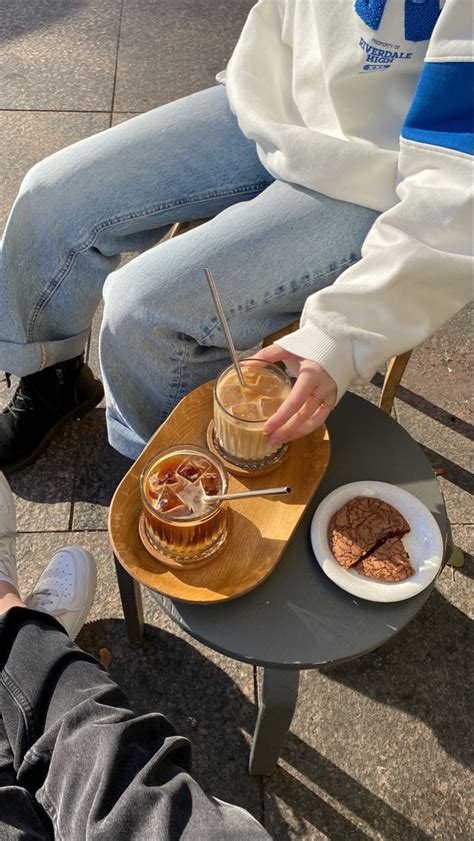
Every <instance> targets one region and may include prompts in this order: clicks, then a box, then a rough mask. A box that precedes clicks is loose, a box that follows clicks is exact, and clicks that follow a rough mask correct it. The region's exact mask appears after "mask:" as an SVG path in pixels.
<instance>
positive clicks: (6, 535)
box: [0, 473, 18, 590]
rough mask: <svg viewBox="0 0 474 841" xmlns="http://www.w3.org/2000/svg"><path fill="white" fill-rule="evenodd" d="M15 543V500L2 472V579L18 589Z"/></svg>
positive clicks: (0, 480) (0, 543)
mask: <svg viewBox="0 0 474 841" xmlns="http://www.w3.org/2000/svg"><path fill="white" fill-rule="evenodd" d="M15 543H16V514H15V500H14V499H13V494H12V492H11V490H10V485H9V484H8V482H7V480H6V479H5V476H4V475H3V473H0V581H8V583H9V584H13V586H14V587H16V588H17V590H18V577H17V574H16V551H15Z"/></svg>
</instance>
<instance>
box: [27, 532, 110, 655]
mask: <svg viewBox="0 0 474 841" xmlns="http://www.w3.org/2000/svg"><path fill="white" fill-rule="evenodd" d="M96 584H97V571H96V565H95V560H94V558H93V556H92V555H91V553H90V552H87V550H86V549H83V548H82V547H81V546H65V547H64V549H60V550H59V552H56V553H55V554H54V555H53V557H52V558H51V560H50V562H49V564H48V565H47V567H46V568H45V569H44V570H43V572H42V573H41V575H40V577H39V578H38V581H37V582H36V585H35V586H34V588H33V591H32V592H31V594H30V595H29V596H28V598H27V599H26V600H25V604H26V605H27V607H31V608H32V610H41V611H42V612H43V613H49V614H51V616H54V617H55V618H56V619H58V620H59V621H60V622H61V624H62V625H64V628H65V629H66V631H67V633H68V634H69V636H70V637H71V639H75V637H76V636H77V634H78V633H79V631H80V630H81V628H82V626H83V624H84V622H85V621H86V617H87V614H88V613H89V610H90V608H91V605H92V602H93V601H94V594H95V588H96Z"/></svg>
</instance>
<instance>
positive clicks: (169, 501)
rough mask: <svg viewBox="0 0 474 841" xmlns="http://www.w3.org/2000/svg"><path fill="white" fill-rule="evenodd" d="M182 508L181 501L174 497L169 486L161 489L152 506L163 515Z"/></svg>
mask: <svg viewBox="0 0 474 841" xmlns="http://www.w3.org/2000/svg"><path fill="white" fill-rule="evenodd" d="M182 506H183V503H182V500H181V499H180V498H179V497H178V496H176V494H175V493H174V491H173V490H172V489H171V488H170V487H169V486H168V487H164V488H163V491H162V493H161V496H160V497H159V498H158V499H157V500H156V502H155V504H154V507H155V508H156V510H157V511H161V512H162V513H163V514H167V513H168V512H169V511H174V510H175V509H176V508H182Z"/></svg>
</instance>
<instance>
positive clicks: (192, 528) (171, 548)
mask: <svg viewBox="0 0 474 841" xmlns="http://www.w3.org/2000/svg"><path fill="white" fill-rule="evenodd" d="M227 485H228V477H227V473H226V471H225V469H224V467H223V466H222V464H221V463H220V462H219V461H218V460H217V459H216V458H214V457H213V456H212V455H211V453H209V452H207V450H204V449H202V448H201V447H195V446H191V445H190V444H189V445H184V446H180V447H170V448H169V449H167V450H162V451H161V452H160V453H158V454H157V455H156V456H155V457H154V458H153V459H152V461H151V462H149V463H148V464H147V465H146V467H145V468H144V470H143V472H142V475H141V480H140V489H141V496H142V503H143V510H144V526H145V533H146V536H147V538H148V540H149V541H150V543H151V545H152V546H153V547H154V548H155V549H157V550H158V552H160V553H162V554H164V555H165V556H167V557H169V558H172V559H175V560H178V561H181V562H183V564H184V563H185V562H186V561H188V562H189V561H197V560H200V559H204V558H208V557H210V556H211V555H213V554H214V553H215V552H217V550H218V549H220V548H221V546H222V545H223V544H224V542H225V539H226V537H227V529H228V503H227V502H225V501H222V500H215V501H213V500H212V497H213V496H214V495H215V494H223V493H226V491H227Z"/></svg>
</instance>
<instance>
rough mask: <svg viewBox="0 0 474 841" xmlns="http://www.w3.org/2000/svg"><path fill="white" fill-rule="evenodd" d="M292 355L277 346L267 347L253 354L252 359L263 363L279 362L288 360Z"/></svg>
mask: <svg viewBox="0 0 474 841" xmlns="http://www.w3.org/2000/svg"><path fill="white" fill-rule="evenodd" d="M293 355H294V354H292V353H290V352H289V351H288V350H285V349H284V348H282V347H280V346H279V345H269V346H268V347H263V348H262V349H261V350H259V351H257V353H254V354H253V355H252V359H264V360H265V362H280V361H281V360H282V359H288V358H289V357H290V356H293Z"/></svg>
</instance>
